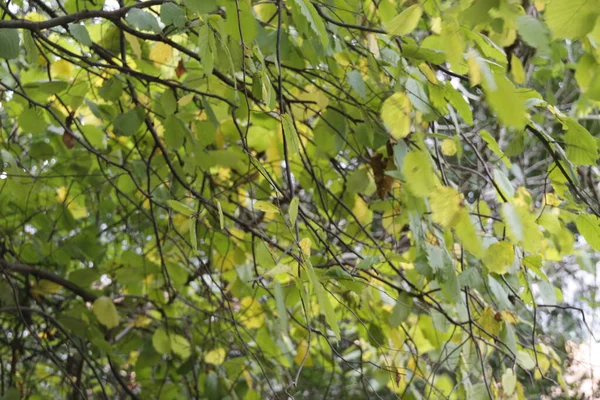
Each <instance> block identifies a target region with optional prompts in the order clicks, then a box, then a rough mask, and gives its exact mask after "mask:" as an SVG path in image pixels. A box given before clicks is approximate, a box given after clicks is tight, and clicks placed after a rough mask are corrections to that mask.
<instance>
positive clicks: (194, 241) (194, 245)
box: [188, 217, 198, 254]
mask: <svg viewBox="0 0 600 400" xmlns="http://www.w3.org/2000/svg"><path fill="white" fill-rule="evenodd" d="M188 221H189V228H190V243H191V244H192V250H194V253H195V254H196V253H198V238H197V237H196V218H194V217H191V218H190V219H189V220H188Z"/></svg>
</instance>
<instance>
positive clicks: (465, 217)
mask: <svg viewBox="0 0 600 400" xmlns="http://www.w3.org/2000/svg"><path fill="white" fill-rule="evenodd" d="M454 231H455V232H456V236H458V239H459V240H460V242H461V244H462V245H463V247H464V248H465V250H467V251H468V252H469V253H471V254H473V255H474V256H475V257H481V255H482V253H483V249H482V247H481V239H480V238H479V236H477V231H475V227H474V226H473V224H472V223H471V219H470V218H469V214H468V213H467V212H466V211H465V210H463V212H461V213H460V219H459V221H458V223H457V224H456V226H455V227H454Z"/></svg>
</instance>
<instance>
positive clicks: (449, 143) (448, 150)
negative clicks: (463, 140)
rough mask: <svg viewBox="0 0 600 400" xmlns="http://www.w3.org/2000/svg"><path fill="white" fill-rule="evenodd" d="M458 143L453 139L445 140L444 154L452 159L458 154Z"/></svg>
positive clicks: (443, 143)
mask: <svg viewBox="0 0 600 400" xmlns="http://www.w3.org/2000/svg"><path fill="white" fill-rule="evenodd" d="M456 150H457V147H456V142H455V141H454V140H452V139H444V141H443V142H442V154H443V155H445V156H448V157H452V156H453V155H455V154H456Z"/></svg>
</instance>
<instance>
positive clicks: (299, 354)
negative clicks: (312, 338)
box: [294, 340, 313, 367]
mask: <svg viewBox="0 0 600 400" xmlns="http://www.w3.org/2000/svg"><path fill="white" fill-rule="evenodd" d="M309 350H310V348H309V346H308V342H307V341H306V340H302V341H301V342H300V343H298V347H297V348H296V356H295V357H294V362H295V363H296V365H301V364H302V361H304V366H306V367H310V366H312V365H313V359H312V356H311V355H310V353H309ZM307 353H308V354H307ZM305 356H306V360H305V359H304V357H305Z"/></svg>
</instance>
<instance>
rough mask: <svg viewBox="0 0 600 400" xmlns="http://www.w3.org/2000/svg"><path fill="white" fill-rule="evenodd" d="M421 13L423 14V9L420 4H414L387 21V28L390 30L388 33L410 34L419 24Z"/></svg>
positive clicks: (396, 34)
mask: <svg viewBox="0 0 600 400" xmlns="http://www.w3.org/2000/svg"><path fill="white" fill-rule="evenodd" d="M421 15H423V9H422V8H421V6H420V5H419V4H414V5H412V6H410V7H408V8H407V9H406V10H404V11H402V12H401V13H400V14H398V15H396V16H395V17H394V18H393V19H392V20H391V21H389V22H388V23H386V24H385V29H386V30H387V31H388V32H387V33H388V35H394V36H404V35H408V34H409V33H411V32H412V31H414V30H415V29H416V27H417V25H419V21H420V20H421Z"/></svg>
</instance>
